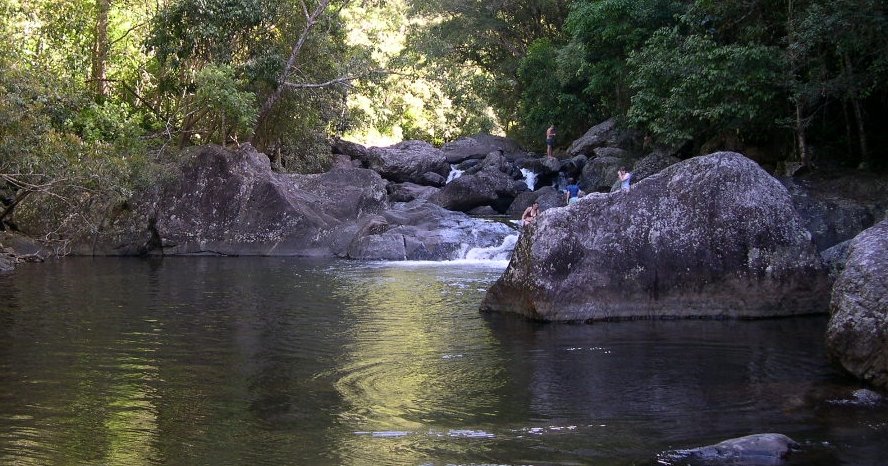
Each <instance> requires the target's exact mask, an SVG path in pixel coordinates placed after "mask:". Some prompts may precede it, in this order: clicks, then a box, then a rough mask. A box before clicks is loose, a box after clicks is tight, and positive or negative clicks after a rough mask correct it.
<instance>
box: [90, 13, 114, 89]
mask: <svg viewBox="0 0 888 466" xmlns="http://www.w3.org/2000/svg"><path fill="white" fill-rule="evenodd" d="M110 10H111V0H96V30H95V34H94V36H93V50H92V76H91V77H90V80H91V82H92V88H93V93H94V94H95V98H96V99H97V100H101V99H104V98H105V97H107V95H108V81H106V79H107V76H106V75H105V71H106V69H107V65H108V13H109V12H110Z"/></svg>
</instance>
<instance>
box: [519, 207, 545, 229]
mask: <svg viewBox="0 0 888 466" xmlns="http://www.w3.org/2000/svg"><path fill="white" fill-rule="evenodd" d="M539 213H540V203H539V202H534V203H533V205H531V206H530V207H528V208H526V209H524V213H523V214H521V224H522V225H527V224H530V223H533V221H534V220H536V216H537V215H539Z"/></svg>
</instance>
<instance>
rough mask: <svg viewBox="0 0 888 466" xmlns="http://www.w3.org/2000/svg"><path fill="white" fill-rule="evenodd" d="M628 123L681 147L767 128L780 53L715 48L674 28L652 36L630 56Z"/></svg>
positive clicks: (762, 49) (737, 47)
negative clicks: (712, 138) (692, 141)
mask: <svg viewBox="0 0 888 466" xmlns="http://www.w3.org/2000/svg"><path fill="white" fill-rule="evenodd" d="M628 65H629V67H630V69H631V70H632V76H633V81H632V83H631V88H632V90H633V91H634V95H633V96H632V106H631V108H630V109H629V113H628V116H629V121H630V122H632V123H633V124H635V125H637V126H639V127H641V128H644V129H646V130H647V131H649V133H650V134H651V135H652V136H654V137H655V139H657V140H658V141H660V142H664V143H667V144H679V143H683V142H685V141H688V140H693V139H706V138H708V137H712V136H715V135H718V134H720V133H725V132H730V131H742V130H745V129H750V128H751V127H755V126H756V125H758V126H766V125H767V124H768V122H769V117H770V121H773V120H772V119H773V115H771V114H770V113H769V112H768V108H769V103H770V102H772V101H773V99H774V98H775V97H776V96H777V95H778V91H779V84H780V79H779V78H780V75H781V73H780V66H781V62H780V53H779V50H774V49H773V48H770V47H765V46H753V45H745V46H744V45H719V44H717V43H716V42H714V41H713V40H712V39H710V38H707V37H705V36H701V35H691V36H687V37H683V36H681V35H679V34H678V32H677V30H676V29H675V28H671V29H663V30H660V31H658V32H657V33H655V34H654V35H653V36H652V37H651V39H650V40H649V41H648V42H647V44H646V45H645V47H644V48H643V49H641V50H640V51H638V52H636V53H633V54H631V55H630V58H629V61H628Z"/></svg>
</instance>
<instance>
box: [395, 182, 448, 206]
mask: <svg viewBox="0 0 888 466" xmlns="http://www.w3.org/2000/svg"><path fill="white" fill-rule="evenodd" d="M386 190H387V191H388V194H389V201H391V202H410V201H413V200H416V199H423V200H425V199H428V198H430V197H432V196H433V195H434V194H435V193H437V192H438V191H439V190H440V189H439V188H435V187H432V186H421V185H418V184H415V183H389V185H388V186H387V187H386Z"/></svg>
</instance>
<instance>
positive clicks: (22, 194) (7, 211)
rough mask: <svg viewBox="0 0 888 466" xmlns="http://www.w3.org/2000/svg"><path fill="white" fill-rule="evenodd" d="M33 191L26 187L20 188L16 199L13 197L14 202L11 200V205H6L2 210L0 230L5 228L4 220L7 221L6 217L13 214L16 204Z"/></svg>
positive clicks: (0, 213)
mask: <svg viewBox="0 0 888 466" xmlns="http://www.w3.org/2000/svg"><path fill="white" fill-rule="evenodd" d="M32 192H33V191H28V190H26V189H22V190H20V191H19V192H18V194H16V196H15V199H13V200H12V202H10V203H9V205H8V206H6V208H5V209H3V212H0V230H3V228H2V225H3V222H4V221H5V219H6V217H8V216H10V215H11V214H12V211H13V210H15V206H17V205H19V203H20V202H22V201H23V200H24V199H25V198H26V197H28V195H29V194H31V193H32Z"/></svg>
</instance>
